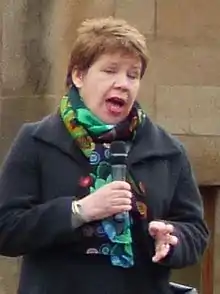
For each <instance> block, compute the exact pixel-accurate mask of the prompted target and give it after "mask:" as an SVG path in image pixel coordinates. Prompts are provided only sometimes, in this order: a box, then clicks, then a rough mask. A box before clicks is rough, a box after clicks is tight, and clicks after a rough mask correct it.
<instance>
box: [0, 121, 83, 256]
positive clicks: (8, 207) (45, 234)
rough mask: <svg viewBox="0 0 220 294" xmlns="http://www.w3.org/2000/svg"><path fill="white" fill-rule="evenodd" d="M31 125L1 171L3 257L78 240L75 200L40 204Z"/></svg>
mask: <svg viewBox="0 0 220 294" xmlns="http://www.w3.org/2000/svg"><path fill="white" fill-rule="evenodd" d="M32 131H33V125H32V124H26V125H24V126H23V127H22V128H21V130H20V131H19V133H18V135H17V137H16V139H15V140H14V143H13V144H12V146H11V148H10V150H9V152H8V155H7V156H6V158H5V161H4V162H3V165H2V167H1V171H0V254H2V255H6V256H19V255H24V254H29V253H31V252H33V251H36V250H39V249H41V248H45V247H48V246H51V245H53V244H56V243H57V242H58V243H59V242H64V240H68V241H70V242H71V241H74V240H75V239H77V236H78V235H77V229H76V230H74V229H73V225H72V221H73V220H72V218H71V216H72V213H71V204H72V200H73V197H71V196H69V197H61V198H56V199H53V200H51V201H48V202H46V203H41V201H40V199H41V195H40V194H41V191H40V187H41V185H40V169H39V162H38V156H37V147H36V142H35V140H34V138H33V137H32V136H31V132H32Z"/></svg>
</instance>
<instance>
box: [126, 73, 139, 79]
mask: <svg viewBox="0 0 220 294" xmlns="http://www.w3.org/2000/svg"><path fill="white" fill-rule="evenodd" d="M127 76H128V77H129V78H130V79H132V80H135V79H139V78H140V73H139V72H128V74H127Z"/></svg>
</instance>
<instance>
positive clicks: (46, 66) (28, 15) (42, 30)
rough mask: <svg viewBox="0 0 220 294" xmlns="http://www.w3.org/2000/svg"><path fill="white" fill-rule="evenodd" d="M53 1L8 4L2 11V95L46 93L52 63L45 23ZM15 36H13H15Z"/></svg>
mask: <svg viewBox="0 0 220 294" xmlns="http://www.w3.org/2000/svg"><path fill="white" fill-rule="evenodd" d="M52 3H53V1H51V0H47V1H45V0H41V1H37V2H35V1H29V0H20V1H13V0H10V1H7V3H6V4H5V6H4V10H3V26H2V30H3V40H2V42H3V49H2V82H3V85H2V94H3V95H4V96H6V95H10V96H13V95H18V94H22V95H25V94H26V95H30V94H31V93H35V94H42V93H45V91H46V88H47V86H48V80H49V78H50V73H51V60H50V57H49V56H47V54H46V50H45V45H46V44H45V40H46V36H47V33H48V26H47V25H46V20H47V18H48V16H50V13H49V12H50V10H51V7H52ZM12 36H13V37H12Z"/></svg>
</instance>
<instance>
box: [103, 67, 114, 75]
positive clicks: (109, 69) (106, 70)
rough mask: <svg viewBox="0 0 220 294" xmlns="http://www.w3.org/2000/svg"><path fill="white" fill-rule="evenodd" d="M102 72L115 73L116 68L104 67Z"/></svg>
mask: <svg viewBox="0 0 220 294" xmlns="http://www.w3.org/2000/svg"><path fill="white" fill-rule="evenodd" d="M103 72H105V73H107V74H114V73H116V69H114V68H106V69H104V70H103Z"/></svg>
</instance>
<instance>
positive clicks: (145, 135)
mask: <svg viewBox="0 0 220 294" xmlns="http://www.w3.org/2000/svg"><path fill="white" fill-rule="evenodd" d="M32 135H33V136H34V137H35V138H36V139H38V140H41V141H43V142H46V143H47V144H50V145H52V146H54V147H55V148H58V149H60V150H61V151H62V152H63V153H65V154H67V155H68V156H70V157H71V158H73V159H74V160H76V161H78V162H80V164H82V160H83V162H87V161H85V157H84V155H83V153H82V152H81V150H80V149H79V148H78V146H77V145H76V144H75V143H74V141H73V139H72V137H71V136H70V134H69V132H68V130H67V129H66V128H65V125H64V124H63V121H62V119H61V117H60V115H59V113H54V114H51V115H49V116H47V117H45V118H44V119H43V120H42V121H40V122H39V123H38V125H37V128H35V130H34V132H33V134H32ZM179 146H180V144H179V143H178V141H177V140H176V139H174V138H173V137H172V136H170V135H169V134H167V132H165V131H164V130H163V129H162V128H160V127H159V126H157V125H155V124H154V123H152V122H151V121H150V119H149V118H147V117H146V118H145V121H144V122H143V124H142V126H141V127H140V129H139V130H138V132H137V135H136V139H135V141H134V144H133V147H132V148H131V150H130V153H129V162H130V163H132V164H133V163H136V162H139V161H143V160H145V159H147V158H151V157H167V156H171V155H174V154H177V153H180V152H181V151H180V147H179Z"/></svg>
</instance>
